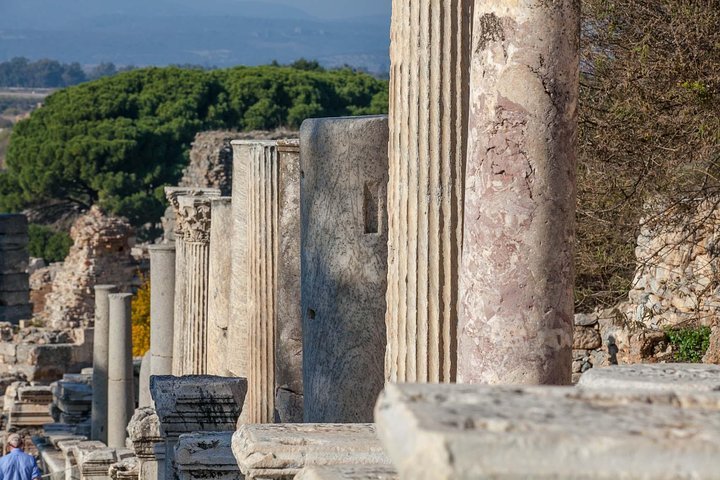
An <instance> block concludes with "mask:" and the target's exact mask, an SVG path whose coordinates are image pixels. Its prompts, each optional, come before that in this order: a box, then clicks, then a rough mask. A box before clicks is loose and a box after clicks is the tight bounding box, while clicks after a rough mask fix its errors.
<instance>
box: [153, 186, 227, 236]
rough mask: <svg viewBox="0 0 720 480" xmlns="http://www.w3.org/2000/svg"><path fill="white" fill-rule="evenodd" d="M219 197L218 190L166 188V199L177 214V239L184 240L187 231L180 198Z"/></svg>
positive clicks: (175, 230) (175, 231)
mask: <svg viewBox="0 0 720 480" xmlns="http://www.w3.org/2000/svg"><path fill="white" fill-rule="evenodd" d="M219 196H220V189H218V188H195V187H165V198H167V201H168V202H169V203H170V206H171V207H172V208H173V212H174V213H175V229H174V233H175V238H183V232H184V231H185V225H184V223H185V216H184V215H183V213H182V212H181V207H180V197H200V198H202V197H208V198H214V197H219Z"/></svg>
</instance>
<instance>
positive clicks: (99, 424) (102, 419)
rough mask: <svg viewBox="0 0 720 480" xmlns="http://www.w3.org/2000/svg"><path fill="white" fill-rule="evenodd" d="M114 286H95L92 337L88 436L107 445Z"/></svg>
mask: <svg viewBox="0 0 720 480" xmlns="http://www.w3.org/2000/svg"><path fill="white" fill-rule="evenodd" d="M116 288H117V287H116V286H115V285H96V286H95V328H94V336H93V379H92V383H93V396H92V413H91V420H90V423H91V430H90V436H91V438H92V439H93V440H98V441H100V442H103V443H107V422H108V338H109V335H110V318H109V317H110V300H109V298H108V295H109V294H111V293H113V292H115V290H116Z"/></svg>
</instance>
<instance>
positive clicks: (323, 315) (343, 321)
mask: <svg viewBox="0 0 720 480" xmlns="http://www.w3.org/2000/svg"><path fill="white" fill-rule="evenodd" d="M387 122H388V121H387V117H385V116H369V117H352V118H351V117H346V118H326V119H311V120H306V121H305V122H303V124H302V127H301V128H300V150H301V152H302V153H301V159H300V163H301V165H300V177H301V181H300V185H301V187H300V188H301V206H300V210H301V272H302V277H301V296H302V300H301V312H302V315H303V327H302V330H303V386H304V409H305V411H304V420H305V421H306V422H313V423H315V422H317V423H347V422H371V421H372V418H373V416H372V411H373V405H374V404H375V399H376V398H377V395H378V393H380V390H381V389H382V387H383V383H384V373H383V371H384V368H383V357H384V353H385V346H386V333H385V332H386V330H385V318H384V317H385V291H386V286H387V235H388V230H387V225H388V224H387V210H386V203H385V202H386V187H387V181H388V178H387V176H388V169H387V161H388V157H387V145H388V123H387Z"/></svg>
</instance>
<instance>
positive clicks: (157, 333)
mask: <svg viewBox="0 0 720 480" xmlns="http://www.w3.org/2000/svg"><path fill="white" fill-rule="evenodd" d="M148 251H149V253H150V285H153V287H152V288H151V290H150V319H151V321H150V356H151V361H150V371H151V374H152V375H170V374H172V362H173V341H171V339H172V338H173V336H174V329H175V324H174V313H175V312H174V309H175V262H176V259H175V245H169V244H163V245H151V246H150V247H148Z"/></svg>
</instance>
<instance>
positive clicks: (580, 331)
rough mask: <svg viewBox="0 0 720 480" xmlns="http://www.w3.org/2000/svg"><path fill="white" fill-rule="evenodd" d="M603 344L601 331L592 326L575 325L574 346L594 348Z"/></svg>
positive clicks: (576, 347)
mask: <svg viewBox="0 0 720 480" xmlns="http://www.w3.org/2000/svg"><path fill="white" fill-rule="evenodd" d="M601 346H602V338H601V337H600V332H598V331H597V330H595V329H594V328H592V327H575V328H574V329H573V348H574V349H583V350H594V349H596V348H600V347H601Z"/></svg>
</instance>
